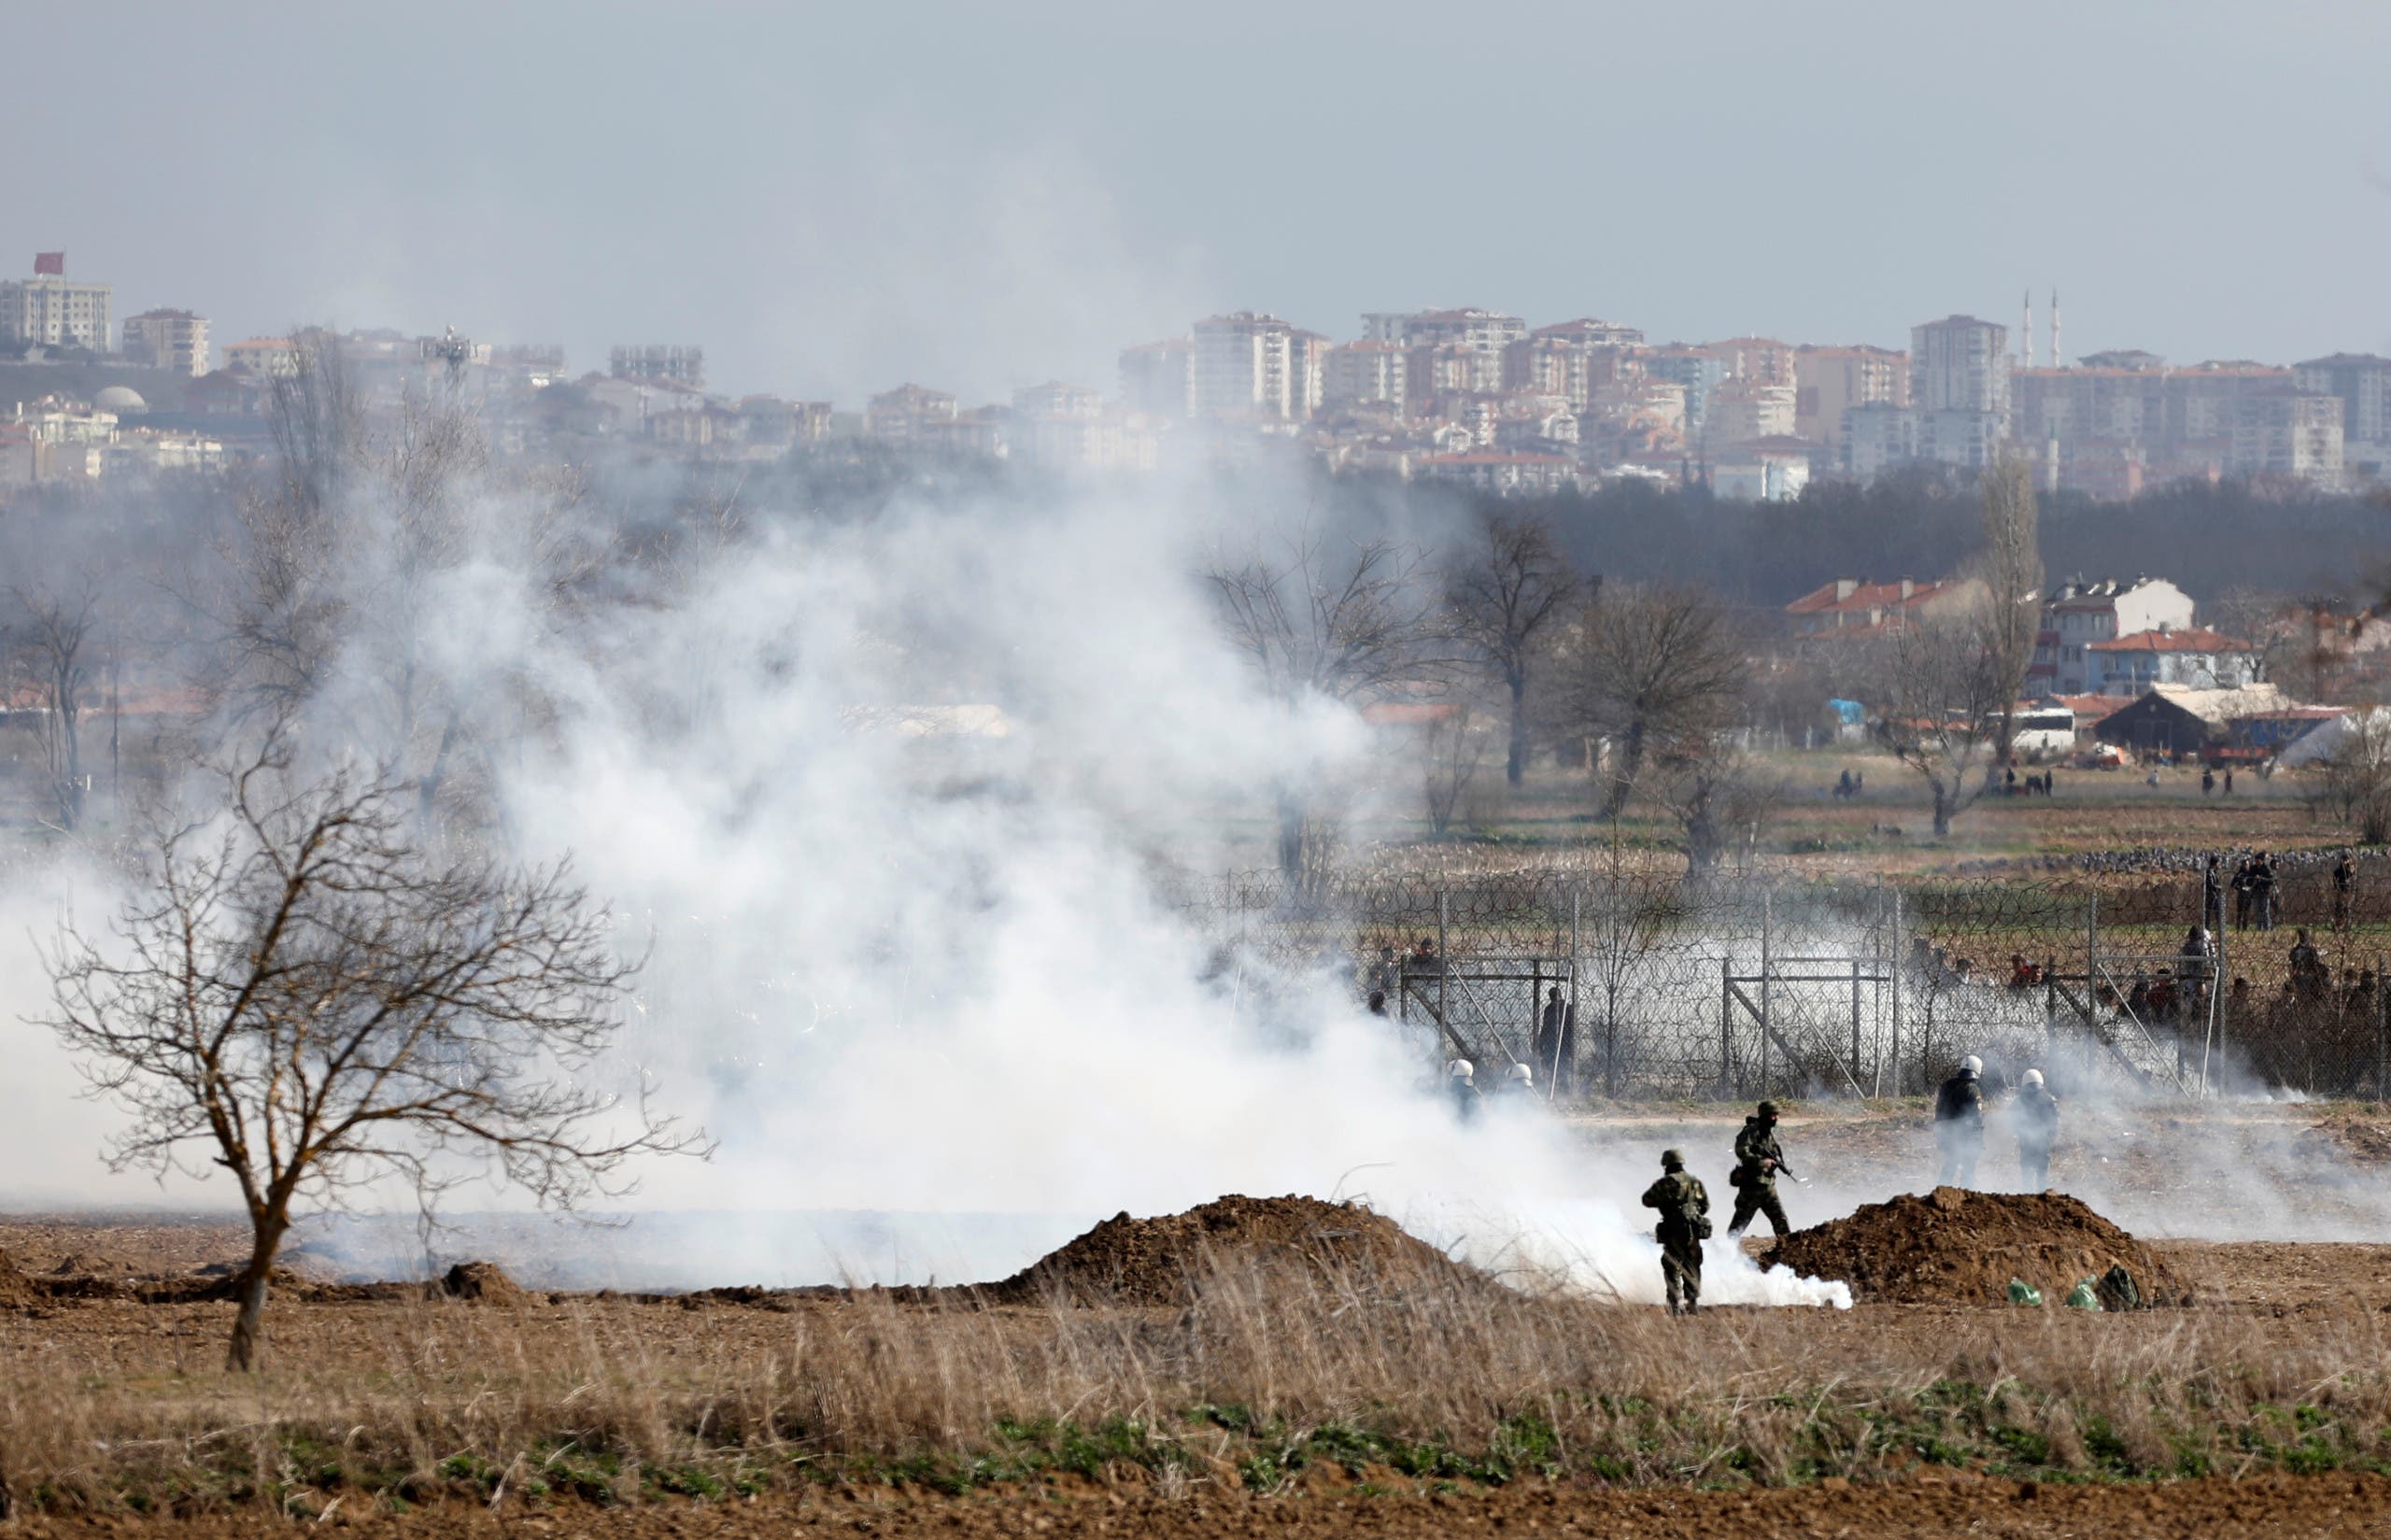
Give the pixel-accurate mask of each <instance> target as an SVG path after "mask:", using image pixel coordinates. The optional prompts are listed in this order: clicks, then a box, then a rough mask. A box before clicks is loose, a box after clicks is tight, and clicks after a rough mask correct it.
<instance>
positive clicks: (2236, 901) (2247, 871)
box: [2233, 855, 2258, 930]
mask: <svg viewBox="0 0 2391 1540" xmlns="http://www.w3.org/2000/svg"><path fill="white" fill-rule="evenodd" d="M2257 868H2258V863H2257V861H2255V860H2253V859H2251V858H2250V857H2249V856H2247V855H2244V856H2243V857H2242V860H2241V862H2240V864H2238V865H2237V866H2235V867H2234V869H2233V928H2234V929H2236V930H2247V929H2249V928H2250V896H2251V895H2252V894H2253V893H2254V892H2256V891H2257V886H2256V879H2255V878H2254V877H2253V876H2252V873H2254V872H2255V871H2257Z"/></svg>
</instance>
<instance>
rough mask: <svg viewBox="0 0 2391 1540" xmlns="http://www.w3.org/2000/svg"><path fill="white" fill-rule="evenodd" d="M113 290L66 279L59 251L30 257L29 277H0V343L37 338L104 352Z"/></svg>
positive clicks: (50, 344)
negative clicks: (30, 269)
mask: <svg viewBox="0 0 2391 1540" xmlns="http://www.w3.org/2000/svg"><path fill="white" fill-rule="evenodd" d="M113 303H114V290H111V289H110V288H109V287H108V286H107V285H106V284H104V283H70V282H69V281H67V277H66V256H65V253H64V252H59V251H45V252H41V253H39V254H37V255H36V256H35V258H34V276H32V277H30V278H11V279H7V280H6V281H0V342H16V343H38V344H40V345H41V346H45V347H87V348H90V349H91V350H92V352H94V353H105V352H106V351H107V350H108V343H109V340H110V338H111V337H112V336H113V334H114V333H113V332H112V330H111V328H110V324H109V306H110V305H111V304H113Z"/></svg>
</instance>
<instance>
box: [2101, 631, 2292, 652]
mask: <svg viewBox="0 0 2391 1540" xmlns="http://www.w3.org/2000/svg"><path fill="white" fill-rule="evenodd" d="M2086 650H2087V651H2089V652H2096V653H2246V652H2249V651H2251V650H2252V649H2251V646H2250V643H2247V642H2243V641H2242V640H2240V639H2239V638H2236V637H2230V636H2226V635H2224V634H2223V633H2221V632H2218V631H2212V630H2209V629H2205V628H2203V627H2199V626H2194V627H2191V628H2190V629H2186V630H2180V631H2135V632H2133V633H2132V634H2131V635H2129V636H2120V637H2115V638H2112V639H2111V640H2109V641H2107V642H2095V643H2090V644H2089V645H2088V646H2087V649H2086Z"/></svg>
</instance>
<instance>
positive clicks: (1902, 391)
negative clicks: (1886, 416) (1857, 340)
mask: <svg viewBox="0 0 2391 1540" xmlns="http://www.w3.org/2000/svg"><path fill="white" fill-rule="evenodd" d="M1880 403H1882V404H1889V405H1893V406H1907V405H1908V404H1909V355H1908V354H1906V353H1903V352H1899V351H1897V350H1895V349H1893V348H1889V347H1804V348H1800V349H1798V350H1796V351H1795V353H1794V355H1793V431H1794V432H1795V433H1796V434H1798V435H1800V436H1801V437H1803V438H1805V439H1808V440H1810V441H1811V442H1812V443H1814V444H1823V445H1826V446H1827V447H1828V448H1829V449H1831V450H1835V451H1840V450H1841V448H1842V447H1843V415H1844V414H1845V413H1846V412H1848V411H1850V410H1851V409H1852V408H1853V407H1855V406H1873V405H1877V404H1880Z"/></svg>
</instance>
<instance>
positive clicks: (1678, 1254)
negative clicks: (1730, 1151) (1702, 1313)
mask: <svg viewBox="0 0 2391 1540" xmlns="http://www.w3.org/2000/svg"><path fill="white" fill-rule="evenodd" d="M1644 1207H1645V1208H1657V1209H1659V1210H1660V1211H1661V1222H1660V1223H1658V1224H1656V1225H1654V1226H1653V1227H1652V1236H1653V1238H1654V1239H1656V1240H1658V1241H1659V1242H1660V1243H1661V1284H1662V1288H1664V1289H1665V1290H1667V1291H1668V1297H1669V1314H1671V1315H1678V1314H1684V1315H1691V1314H1693V1313H1694V1311H1696V1310H1697V1309H1700V1308H1701V1307H1702V1243H1703V1242H1704V1241H1705V1240H1708V1239H1709V1238H1710V1194H1708V1193H1705V1192H1704V1191H1703V1190H1702V1179H1701V1178H1699V1177H1696V1176H1695V1175H1693V1174H1692V1173H1691V1172H1690V1171H1688V1170H1687V1169H1686V1168H1685V1157H1684V1156H1683V1155H1680V1154H1678V1153H1677V1151H1674V1150H1663V1151H1661V1180H1658V1181H1656V1182H1654V1183H1653V1184H1652V1185H1651V1186H1649V1187H1647V1188H1646V1189H1644ZM1680 1299H1682V1301H1683V1303H1682V1305H1680V1303H1679V1301H1680Z"/></svg>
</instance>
